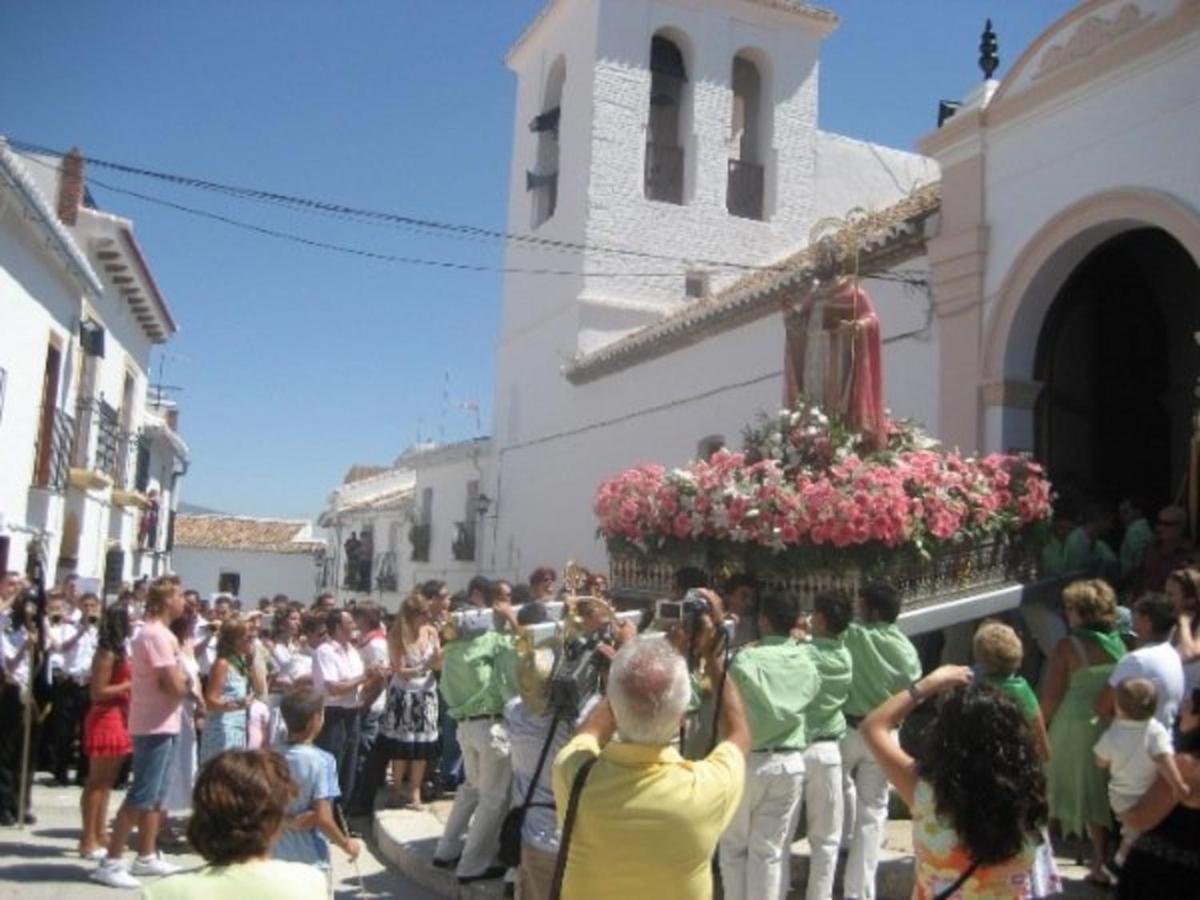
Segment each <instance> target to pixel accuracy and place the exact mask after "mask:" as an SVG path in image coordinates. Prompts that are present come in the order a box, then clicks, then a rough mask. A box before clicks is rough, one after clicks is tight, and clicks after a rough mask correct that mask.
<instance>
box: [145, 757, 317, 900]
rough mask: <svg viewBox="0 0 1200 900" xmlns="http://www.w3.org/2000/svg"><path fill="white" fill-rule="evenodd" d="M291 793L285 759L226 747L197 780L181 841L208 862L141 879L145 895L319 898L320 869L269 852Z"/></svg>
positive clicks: (158, 899) (181, 899)
mask: <svg viewBox="0 0 1200 900" xmlns="http://www.w3.org/2000/svg"><path fill="white" fill-rule="evenodd" d="M295 796H296V785H295V784H293V783H292V778H291V773H290V772H289V771H288V766H287V763H286V762H284V761H283V757H282V756H280V755H279V754H278V753H274V752H272V751H270V750H229V751H226V752H225V753H221V754H219V755H217V756H215V757H213V758H212V760H210V761H209V763H208V764H207V765H206V766H205V767H204V768H203V769H202V770H201V771H200V777H199V778H197V779H196V790H195V792H194V797H193V802H192V818H191V821H190V822H189V823H188V841H189V842H190V843H191V845H192V846H193V847H194V848H196V852H197V853H199V854H200V855H201V856H202V857H204V861H205V862H206V863H208V865H207V866H205V867H203V868H202V869H200V870H199V871H194V872H187V873H183V874H179V875H173V876H171V877H169V878H163V879H160V880H159V881H157V882H155V883H153V884H151V885H149V886H147V887H146V888H145V890H144V892H143V896H144V897H146V898H147V900H207V898H210V897H254V898H255V900H308V898H311V900H323V898H324V897H326V896H327V890H326V882H325V878H324V876H323V875H322V874H321V873H320V871H318V870H317V869H316V868H314V867H312V866H306V865H304V864H303V863H293V862H283V861H281V860H277V859H272V858H271V850H272V849H273V848H274V846H275V844H276V842H277V841H278V840H279V837H280V835H281V834H282V833H283V829H284V827H285V826H286V825H287V807H288V804H289V803H291V802H292V799H293V798H294V797H295Z"/></svg>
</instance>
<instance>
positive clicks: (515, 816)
mask: <svg viewBox="0 0 1200 900" xmlns="http://www.w3.org/2000/svg"><path fill="white" fill-rule="evenodd" d="M556 731H558V713H555V714H554V719H553V720H551V722H550V733H549V734H547V735H546V743H544V744H542V755H541V756H539V757H538V761H537V768H536V769H534V770H533V778H532V779H530V781H529V787H528V789H526V791H525V802H524V803H522V804H521V805H520V806H514V807H513V808H512V809H510V810H509V811H508V813H507V814H506V815H505V816H504V821H503V822H502V823H501V824H500V852H499V853H498V854H497V855H496V858H497V859H499V860H500V863H501V865H504V866H507V867H508V868H510V869H515V868H516V867H517V866H519V865H520V864H521V830H522V829H523V828H524V827H525V813H526V812H528V811H529V808H530V807H532V806H542V807H546V808H547V809H554V804H553V803H534V802H533V792H534V791H536V790H537V786H538V779H540V778H541V777H542V768H543V767H544V766H545V765H546V756H547V755H548V754H549V753H550V745H551V744H553V743H554V734H555V732H556Z"/></svg>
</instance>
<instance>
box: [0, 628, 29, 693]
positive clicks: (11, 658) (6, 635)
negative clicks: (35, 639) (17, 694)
mask: <svg viewBox="0 0 1200 900" xmlns="http://www.w3.org/2000/svg"><path fill="white" fill-rule="evenodd" d="M26 637H27V635H26V632H25V629H24V628H23V627H22V628H18V629H17V630H16V631H9V630H7V629H5V630H4V631H3V632H0V655H2V656H3V657H4V671H5V674H6V676H7V678H8V680H9V681H12V682H14V683H16V684H17V685H19V686H20V687H21V688H23V689H24V688H28V687H29V654H25V655H24V656H21V661H20V663H19V664H17V665H16V666H15V667H14V666H13V663H14V662H15V661H16V659H17V657H18V656H20V655H21V651H22V650H23V649H24V647H25V640H26Z"/></svg>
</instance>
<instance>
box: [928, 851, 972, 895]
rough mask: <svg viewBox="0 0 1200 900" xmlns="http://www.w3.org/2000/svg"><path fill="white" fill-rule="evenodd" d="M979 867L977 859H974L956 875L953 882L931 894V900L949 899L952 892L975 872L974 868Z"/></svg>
mask: <svg viewBox="0 0 1200 900" xmlns="http://www.w3.org/2000/svg"><path fill="white" fill-rule="evenodd" d="M978 868H979V860H975V861H974V862H972V863H971V865H969V866H967V868H966V870H965V871H964V872H963V873H962V874H961V875H959V876H958V879H957V880H956V881H955V882H954V884H952V885H950V887H948V888H943V889H942V890H940V891H938V892H937V893H936V894H934V896H933V900H950V898H951V897H953V896H954V892H955V891H957V890H958V889H959V888H960V887H962V886H963V885H964V884H966V883H967V879H968V878H970V877H971V876H972V875H974V874H975V870H976V869H978Z"/></svg>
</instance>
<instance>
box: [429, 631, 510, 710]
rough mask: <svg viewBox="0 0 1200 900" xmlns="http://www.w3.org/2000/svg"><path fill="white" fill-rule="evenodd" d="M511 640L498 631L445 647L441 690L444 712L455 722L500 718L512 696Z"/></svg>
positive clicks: (451, 643) (453, 642)
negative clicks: (480, 717) (492, 716)
mask: <svg viewBox="0 0 1200 900" xmlns="http://www.w3.org/2000/svg"><path fill="white" fill-rule="evenodd" d="M514 657H515V653H514V652H513V649H512V638H511V637H510V636H509V635H507V634H502V633H500V632H498V631H485V632H484V633H483V634H481V635H477V636H476V637H473V638H469V639H467V640H461V641H450V642H449V643H448V644H446V647H445V650H444V651H443V656H442V678H441V682H440V687H441V690H442V696H443V697H445V698H446V712H447V713H449V714H450V716H451V717H452V718H454V719H456V720H458V721H460V722H461V721H462V720H463V719H469V718H471V717H473V716H487V715H495V716H498V715H501V714H502V713H503V712H504V704H505V703H506V702H507V701H508V700H509V699H510V698H511V697H512V696H513V692H514V685H513V676H512V672H513V665H514V664H513V659H514Z"/></svg>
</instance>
